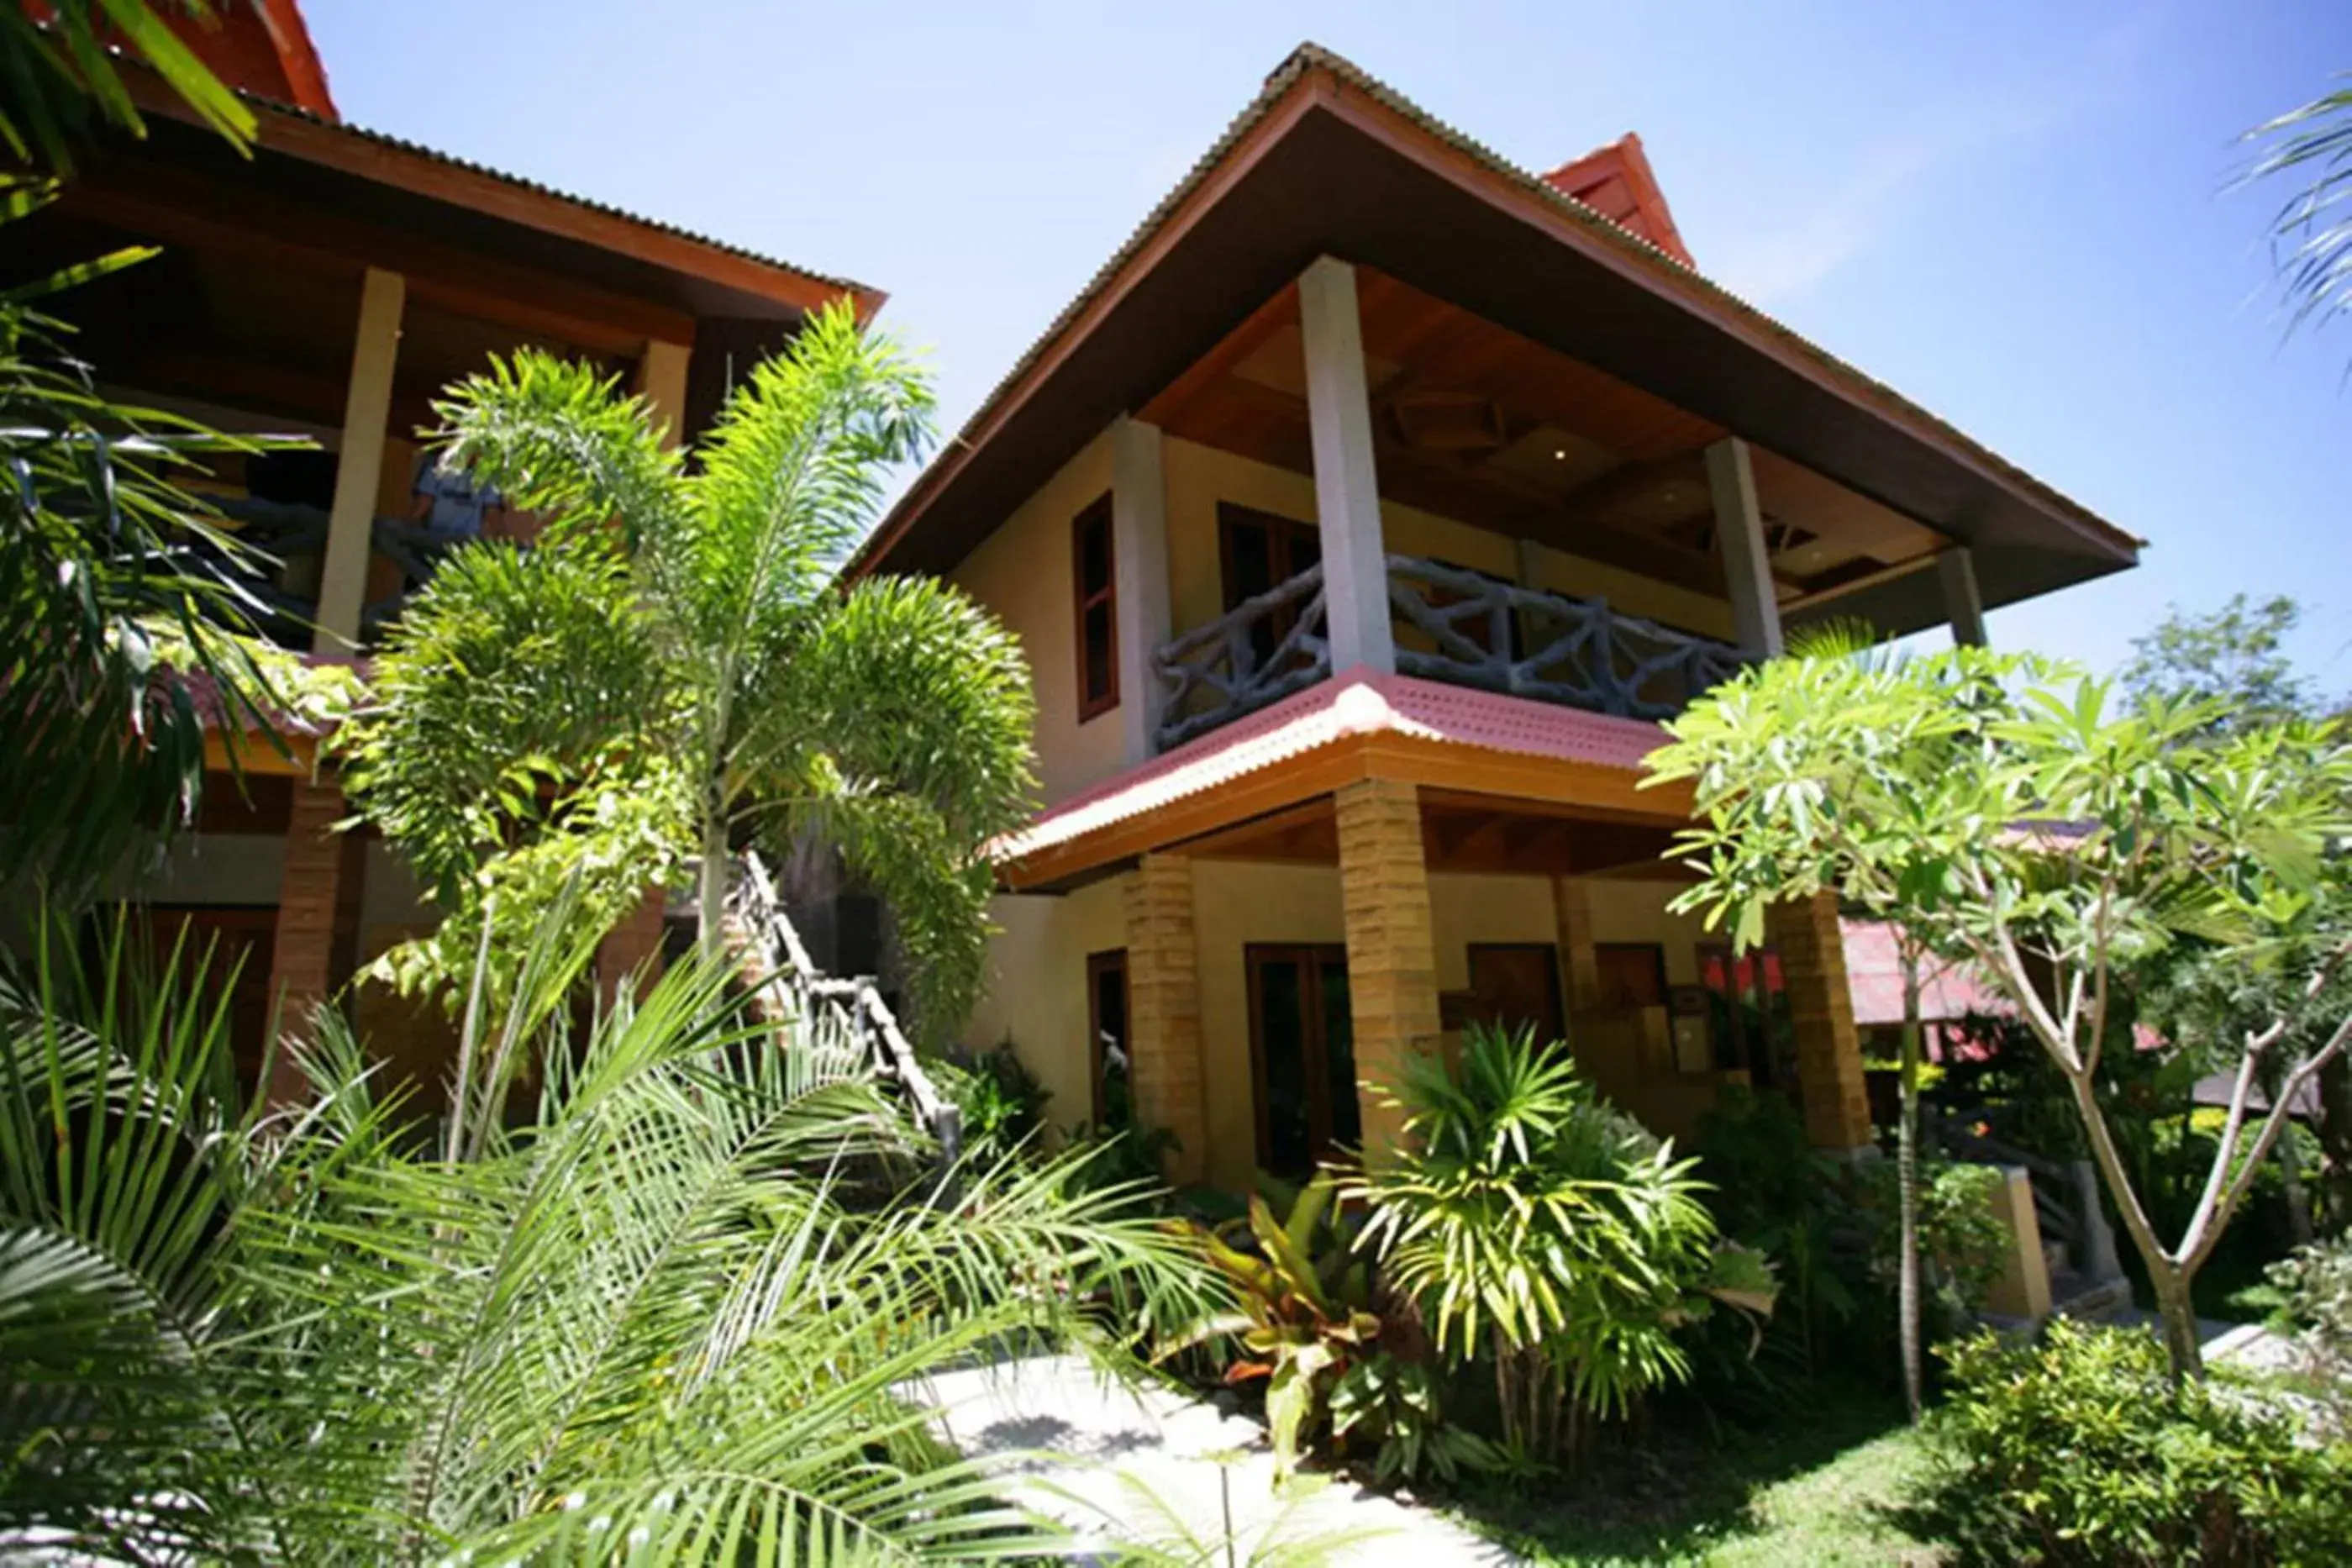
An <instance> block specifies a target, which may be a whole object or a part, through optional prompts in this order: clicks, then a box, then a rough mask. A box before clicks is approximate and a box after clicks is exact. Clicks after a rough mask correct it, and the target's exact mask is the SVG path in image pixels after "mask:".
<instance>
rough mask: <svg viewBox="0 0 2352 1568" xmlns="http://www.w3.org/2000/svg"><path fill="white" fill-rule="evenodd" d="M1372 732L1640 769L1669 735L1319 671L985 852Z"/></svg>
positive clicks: (1395, 678)
mask: <svg viewBox="0 0 2352 1568" xmlns="http://www.w3.org/2000/svg"><path fill="white" fill-rule="evenodd" d="M1377 733H1386V734H1392V735H1402V736H1404V737H1406V738H1408V739H1412V740H1423V741H1447V742H1454V744H1456V745H1465V746H1477V747H1483V748H1484V749H1486V750H1487V751H1493V752H1514V753H1517V755H1520V756H1528V757H1545V758H1549V759H1551V760H1553V761H1557V762H1566V763H1585V764H1586V765H1588V766H1599V767H1608V768H1622V769H1625V770H1626V771H1628V772H1632V771H1633V770H1636V769H1638V768H1639V767H1640V766H1641V765H1642V760H1643V758H1644V757H1647V756H1648V755H1649V754H1650V753H1651V752H1654V751H1655V750H1657V748H1658V747H1659V746H1660V745H1661V744H1663V743H1664V739H1665V737H1664V732H1663V731H1660V730H1659V728H1658V726H1657V725H1655V724H1654V723H1651V722H1650V721H1647V720H1643V719H1617V718H1612V717H1611V716H1610V715H1608V714H1606V713H1587V712H1584V711H1583V710H1580V709H1575V708H1563V707H1560V706H1559V705H1558V704H1556V703H1550V702H1538V701H1535V700H1530V699H1528V698H1524V697H1504V696H1499V695H1496V693H1493V692H1488V691H1477V690H1473V689H1470V688H1468V687H1465V686H1447V685H1444V684H1442V683H1441V682H1438V681H1434V680H1423V679H1418V678H1416V677H1414V676H1410V675H1370V674H1367V673H1365V672H1364V671H1363V670H1361V669H1357V670H1354V671H1351V672H1350V673H1349V674H1347V675H1344V676H1342V677H1340V678H1339V679H1336V680H1322V681H1318V682H1316V684H1314V685H1313V686H1310V687H1308V688H1307V689H1306V690H1304V691H1301V692H1299V693H1297V695H1296V696H1292V697H1286V698H1284V699H1283V700H1281V701H1279V702H1276V703H1275V704H1273V705H1272V706H1270V707H1266V708H1262V709H1260V710H1258V711H1256V712H1255V713H1252V714H1250V715H1248V716H1247V717H1245V718H1242V719H1236V720H1235V721H1233V722H1232V723H1230V724H1226V725H1223V726H1222V727H1221V728H1219V729H1216V730H1213V731H1210V732H1209V733H1208V734H1206V735H1202V736H1201V737H1199V738H1198V739H1196V740H1192V741H1187V742H1185V743H1184V744H1182V745H1181V746H1179V747H1177V748H1176V749H1175V750H1174V751H1172V752H1165V753H1163V754H1162V755H1160V756H1157V757H1154V758H1153V759H1152V760H1151V761H1150V762H1148V763H1143V764H1142V765H1141V766H1139V767H1136V768H1131V769H1129V771H1128V772H1126V773H1120V774H1118V775H1117V776H1116V777H1113V778H1109V779H1106V780H1105V781H1103V782H1102V783H1101V784H1097V785H1095V786H1094V787H1093V788H1092V789H1087V790H1082V791H1080V792H1079V793H1078V794H1076V795H1072V796H1070V797H1069V798H1068V799H1066V800H1064V801H1061V802H1059V803H1057V804H1055V805H1053V806H1051V807H1049V808H1048V809H1047V810H1045V811H1044V812H1042V813H1040V814H1039V815H1038V816H1037V817H1036V819H1035V820H1034V821H1033V822H1031V823H1030V824H1029V826H1027V827H1024V828H1023V829H1022V830H1021V831H1020V832H1018V833H1016V834H1013V835H1011V836H1009V837H1005V838H1002V839H999V840H998V841H997V842H996V844H995V845H994V846H992V854H993V856H994V857H995V858H997V859H999V860H1011V859H1018V858H1021V857H1022V856H1024V855H1028V854H1033V853H1034V852H1035V851H1037V850H1040V849H1045V848H1049V847H1052V846H1055V845H1057V844H1066V843H1068V842H1069V841H1070V840H1072V839H1075V838H1079V837H1084V836H1085V835H1087V834H1088V833H1093V832H1096V831H1097V830H1099V829H1101V828H1105V827H1108V826H1112V825H1113V824H1115V823H1119V822H1124V821H1127V820H1128V819H1129V818H1130V817H1135V816H1142V815H1143V814H1144V813H1146V812H1148V811H1151V810H1153V809H1155V808H1157V807H1160V806H1162V805H1168V804H1169V803H1170V802H1171V801H1176V800H1181V799H1183V798H1184V797H1185V796H1187V795H1200V794H1202V793H1203V792H1205V791H1208V790H1212V789H1215V788H1217V787H1218V786H1219V785H1221V784H1227V783H1230V782H1231V781H1233V780H1234V779H1237V778H1240V777H1243V776H1244V775H1245V774H1248V773H1255V772H1257V771H1258V770H1259V769H1261V768H1266V767H1271V766H1273V765H1274V764H1275V763H1278V762H1281V761H1283V760H1284V759H1285V758H1287V757H1294V756H1297V755H1298V754H1299V753H1300V752H1310V751H1313V750H1315V749H1316V748H1317V747H1318V746H1326V745H1329V744H1330V743H1332V742H1335V741H1339V740H1341V739H1343V738H1345V737H1347V736H1350V735H1368V734H1377Z"/></svg>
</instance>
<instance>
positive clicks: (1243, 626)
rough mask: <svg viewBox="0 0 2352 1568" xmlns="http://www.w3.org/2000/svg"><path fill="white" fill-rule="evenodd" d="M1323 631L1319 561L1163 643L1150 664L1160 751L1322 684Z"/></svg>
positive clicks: (1326, 645)
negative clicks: (1160, 700) (1156, 690)
mask: <svg viewBox="0 0 2352 1568" xmlns="http://www.w3.org/2000/svg"><path fill="white" fill-rule="evenodd" d="M1325 629H1326V628H1325V625H1324V617H1323V568H1322V566H1321V564H1320V563H1318V564H1316V565H1313V566H1309V567H1308V568H1307V570H1306V571H1304V572H1301V573H1300V574H1298V575H1297V576H1296V577H1293V578H1290V579H1289V580H1287V581H1286V582H1282V583H1277V584H1275V585H1274V586H1273V587H1271V588H1269V589H1267V590H1266V591H1265V593H1263V594H1260V595H1257V596H1256V597H1255V598H1253V599H1244V600H1243V601H1242V602H1241V603H1240V604H1238V605H1234V607H1233V608H1232V609H1230V610H1227V611H1226V612H1225V613H1224V614H1223V615H1222V616H1218V617H1217V618H1216V619H1215V620H1213V621H1211V622H1209V623H1208V624H1207V625H1206V626H1196V627H1195V628H1193V629H1192V631H1189V632H1186V633H1185V634H1184V635H1183V636H1182V637H1177V638H1175V639H1174V640H1172V641H1171V642H1166V643H1162V644H1161V645H1160V649H1159V651H1158V652H1157V653H1156V654H1154V655H1153V656H1152V660H1151V664H1152V668H1153V669H1154V670H1155V671H1157V672H1158V674H1159V676H1160V680H1161V682H1162V683H1163V684H1165V686H1166V687H1167V689H1168V700H1167V702H1166V703H1165V704H1164V705H1163V706H1162V707H1161V709H1160V713H1161V714H1162V717H1161V719H1160V750H1161V751H1163V752H1164V751H1166V750H1168V749H1169V748H1170V747H1171V746H1181V745H1182V744H1183V743H1184V742H1187V741H1189V740H1191V739H1192V737H1193V736H1195V735H1205V734H1207V733H1208V732H1209V731H1212V730H1213V729H1216V728H1217V727H1218V726H1219V725H1222V724H1230V723H1232V722H1233V721H1234V720H1236V719H1238V718H1240V717H1241V716H1242V715H1243V714H1244V713H1251V712H1255V711H1256V710H1258V709H1260V708H1263V707H1265V705H1266V704H1267V703H1269V702H1275V701H1279V700H1281V699H1283V698H1285V697H1287V696H1289V695H1290V694H1291V693H1292V692H1294V691H1304V690H1306V689H1307V688H1308V687H1310V686H1312V685H1314V684H1315V683H1316V682H1317V681H1318V680H1321V679H1325V678H1326V677H1327V676H1328V675H1329V674H1330V673H1331V645H1330V642H1329V641H1328V638H1327V637H1326V636H1325Z"/></svg>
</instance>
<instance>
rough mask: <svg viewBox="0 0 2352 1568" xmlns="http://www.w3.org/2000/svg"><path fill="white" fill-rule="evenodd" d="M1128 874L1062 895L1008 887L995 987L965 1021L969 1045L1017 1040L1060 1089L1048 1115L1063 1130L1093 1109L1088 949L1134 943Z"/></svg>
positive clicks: (991, 962)
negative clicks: (1128, 920)
mask: <svg viewBox="0 0 2352 1568" xmlns="http://www.w3.org/2000/svg"><path fill="white" fill-rule="evenodd" d="M1126 882H1127V879H1126V878H1124V877H1116V878H1110V879H1106V880H1104V881H1100V882H1093V883H1089V884H1088V885H1087V886H1086V887H1084V888H1080V889H1077V890H1076V892H1073V893H1065V894H1062V895H1060V896H1058V897H1055V896H1047V895H1045V894H1036V893H1006V894H1002V895H1000V896H999V897H998V898H996V899H995V900H993V901H992V903H991V904H990V906H989V914H990V917H991V919H992V921H993V922H994V924H995V926H996V931H995V933H994V934H993V935H992V937H991V938H990V939H989V944H988V989H987V992H986V994H984V995H983V996H982V999H981V1002H980V1005H978V1006H977V1007H975V1008H974V1009H973V1010H972V1016H971V1021H970V1022H969V1023H968V1024H966V1025H965V1026H964V1030H963V1036H962V1037H963V1040H964V1042H965V1043H966V1044H967V1045H971V1046H975V1047H990V1046H993V1045H995V1044H996V1043H997V1042H998V1041H1000V1040H1006V1039H1009V1040H1011V1041H1012V1042H1013V1048H1014V1049H1015V1050H1016V1051H1017V1052H1019V1053H1020V1057H1021V1059H1022V1061H1023V1062H1024V1063H1025V1064H1027V1066H1028V1068H1029V1070H1030V1071H1031V1072H1033V1073H1034V1074H1036V1075H1037V1079H1038V1081H1039V1082H1040V1083H1041V1084H1043V1085H1044V1086H1045V1089H1047V1090H1048V1091H1050V1092H1051V1093H1052V1095H1053V1097H1054V1098H1053V1099H1052V1100H1048V1101H1047V1102H1046V1105H1045V1120H1046V1121H1048V1122H1050V1123H1051V1124H1052V1125H1053V1127H1054V1129H1055V1131H1056V1133H1059V1132H1064V1131H1068V1130H1069V1129H1070V1128H1071V1127H1073V1126H1075V1125H1076V1123H1078V1122H1081V1121H1087V1120H1089V1119H1090V1118H1091V1116H1092V1113H1093V1110H1092V1100H1093V1086H1092V1085H1091V1084H1090V1083H1088V1082H1087V1064H1088V1061H1089V1060H1090V1057H1089V1053H1088V1052H1087V954H1088V953H1091V952H1104V951H1106V950H1107V949H1110V948H1117V947H1124V946H1126V945H1127V926H1126V912H1125V908H1124V905H1123V903H1122V901H1121V900H1122V898H1123V895H1124V890H1125V886H1126Z"/></svg>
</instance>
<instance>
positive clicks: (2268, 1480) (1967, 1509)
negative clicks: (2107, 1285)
mask: <svg viewBox="0 0 2352 1568" xmlns="http://www.w3.org/2000/svg"><path fill="white" fill-rule="evenodd" d="M1950 1360H1951V1372H1952V1382H1953V1384H1954V1391H1953V1394H1952V1398H1951V1400H1950V1401H1949V1403H1948V1405H1946V1407H1945V1409H1944V1411H1943V1413H1942V1415H1941V1418H1940V1420H1939V1422H1938V1424H1937V1426H1936V1427H1934V1428H1933V1429H1932V1430H1933V1434H1934V1436H1935V1438H1936V1447H1935V1452H1936V1459H1937V1463H1936V1468H1935V1469H1934V1471H1933V1472H1932V1473H1931V1475H1930V1477H1929V1478H1928V1481H1927V1489H1926V1492H1927V1495H1926V1498H1925V1503H1926V1509H1925V1510H1924V1511H1926V1512H1927V1514H1928V1515H1929V1517H1930V1518H1931V1519H1932V1520H1933V1521H1934V1522H1935V1523H1936V1524H1937V1525H1938V1526H1939V1527H1940V1529H1939V1533H1940V1534H1942V1535H1943V1536H1944V1537H1945V1539H1948V1540H1949V1541H1951V1542H1953V1543H1954V1544H1955V1545H1957V1546H1958V1548H1959V1549H1960V1557H1961V1561H1962V1562H1964V1563H1987V1564H1992V1563H2001V1564H2007V1563H2040V1564H2047V1565H2050V1568H2061V1565H2065V1564H2082V1565H2083V1568H2116V1565H2132V1564H2148V1565H2150V1568H2154V1565H2156V1564H2171V1563H2230V1564H2246V1565H2249V1568H2259V1565H2264V1564H2273V1563H2328V1562H2334V1561H2337V1560H2338V1559H2340V1558H2341V1556H2342V1554H2343V1546H2344V1533H2343V1531H2344V1521H2345V1520H2346V1519H2347V1517H2352V1462H2348V1461H2352V1455H2348V1454H2347V1450H2346V1449H2344V1448H2343V1447H2340V1446H2338V1447H2315V1446H2313V1445H2310V1444H2306V1443H2305V1442H2303V1441H2301V1440H2300V1439H2299V1436H2298V1434H2297V1432H2296V1429H2295V1423H2294V1417H2293V1416H2292V1415H2289V1414H2287V1413H2285V1412H2284V1411H2281V1410H2279V1409H2277V1408H2275V1407H2273V1406H2272V1405H2269V1404H2267V1403H2266V1402H2265V1401H2263V1400H2262V1399H2260V1398H2257V1397H2250V1396H2249V1394H2248V1391H2246V1390H2242V1389H2230V1388H2223V1387H2219V1386H2216V1385H2213V1384H2207V1383H2204V1382H2201V1381H2194V1380H2192V1381H2190V1382H2188V1383H2185V1384H2176V1383H2175V1382H2174V1381H2173V1380H2172V1379H2171V1378H2170V1377H2169V1376H2168V1367H2167V1365H2166V1360H2165V1354H2164V1351H2163V1349H2162V1348H2161V1347H2160V1346H2159V1345H2158V1343H2157V1342H2156V1340H2155V1339H2154V1338H2153V1337H2151V1336H2149V1335H2147V1334H2146V1333H2142V1332H2141V1331H2138V1330H2137V1329H2115V1328H2100V1327H2091V1326H2085V1325H2083V1324H2078V1323H2076V1322H2074V1321H2072V1320H2070V1319H2066V1318H2059V1319H2057V1320H2055V1321H2053V1322H2052V1323H2051V1325H2050V1328H2049V1331H2048V1333H2047V1335H2046V1337H2045V1338H2044V1339H2043V1340H2042V1342H2041V1343H2039V1344H2011V1343H2007V1342H2002V1341H2000V1340H1999V1339H1996V1338H1994V1337H1993V1336H1992V1335H1990V1334H1986V1335H1981V1336H1979V1338H1977V1339H1974V1340H1971V1341H1969V1342H1964V1343H1962V1344H1960V1345H1958V1346H1957V1347H1956V1348H1955V1349H1954V1350H1953V1351H1952V1352H1951V1353H1950Z"/></svg>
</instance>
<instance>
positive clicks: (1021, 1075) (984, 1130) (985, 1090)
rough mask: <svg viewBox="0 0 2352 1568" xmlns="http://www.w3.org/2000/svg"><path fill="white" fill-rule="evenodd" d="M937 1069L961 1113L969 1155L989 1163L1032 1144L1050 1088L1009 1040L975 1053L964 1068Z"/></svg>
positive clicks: (1050, 1096) (949, 1065)
mask: <svg viewBox="0 0 2352 1568" xmlns="http://www.w3.org/2000/svg"><path fill="white" fill-rule="evenodd" d="M942 1067H943V1068H944V1070H940V1069H939V1068H935V1069H934V1070H935V1071H936V1072H937V1075H938V1076H939V1078H940V1079H941V1085H940V1087H942V1088H943V1089H946V1090H947V1092H948V1095H949V1096H950V1098H951V1099H952V1100H954V1101H955V1102H956V1109H957V1110H960V1111H961V1112H962V1115H963V1143H964V1148H965V1149H966V1150H968V1151H969V1152H971V1156H972V1157H973V1159H975V1160H977V1161H981V1162H984V1163H993V1162H995V1161H997V1160H1001V1159H1003V1158H1004V1157H1005V1156H1007V1155H1009V1154H1012V1153H1013V1152H1016V1151H1019V1150H1022V1149H1025V1148H1028V1147H1029V1146H1031V1145H1032V1144H1034V1142H1035V1141H1036V1137H1037V1133H1038V1131H1039V1129H1041V1128H1043V1127H1044V1126H1045V1102H1046V1101H1047V1100H1051V1099H1053V1098H1054V1091H1053V1090H1052V1089H1047V1088H1046V1087H1045V1085H1044V1084H1042V1083H1039V1082H1038V1081H1037V1075H1036V1074H1034V1073H1033V1072H1031V1071H1030V1070H1029V1067H1028V1064H1027V1063H1025V1062H1024V1061H1023V1060H1022V1059H1021V1053H1020V1052H1019V1051H1017V1050H1015V1049H1013V1042H1012V1041H1011V1040H1009V1039H1007V1040H1002V1041H999V1042H998V1044H997V1045H996V1047H995V1048H994V1049H992V1050H985V1051H980V1052H977V1053H975V1054H974V1055H973V1057H972V1059H971V1066H969V1067H961V1066H958V1065H956V1064H954V1063H951V1062H950V1063H946V1064H942Z"/></svg>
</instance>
